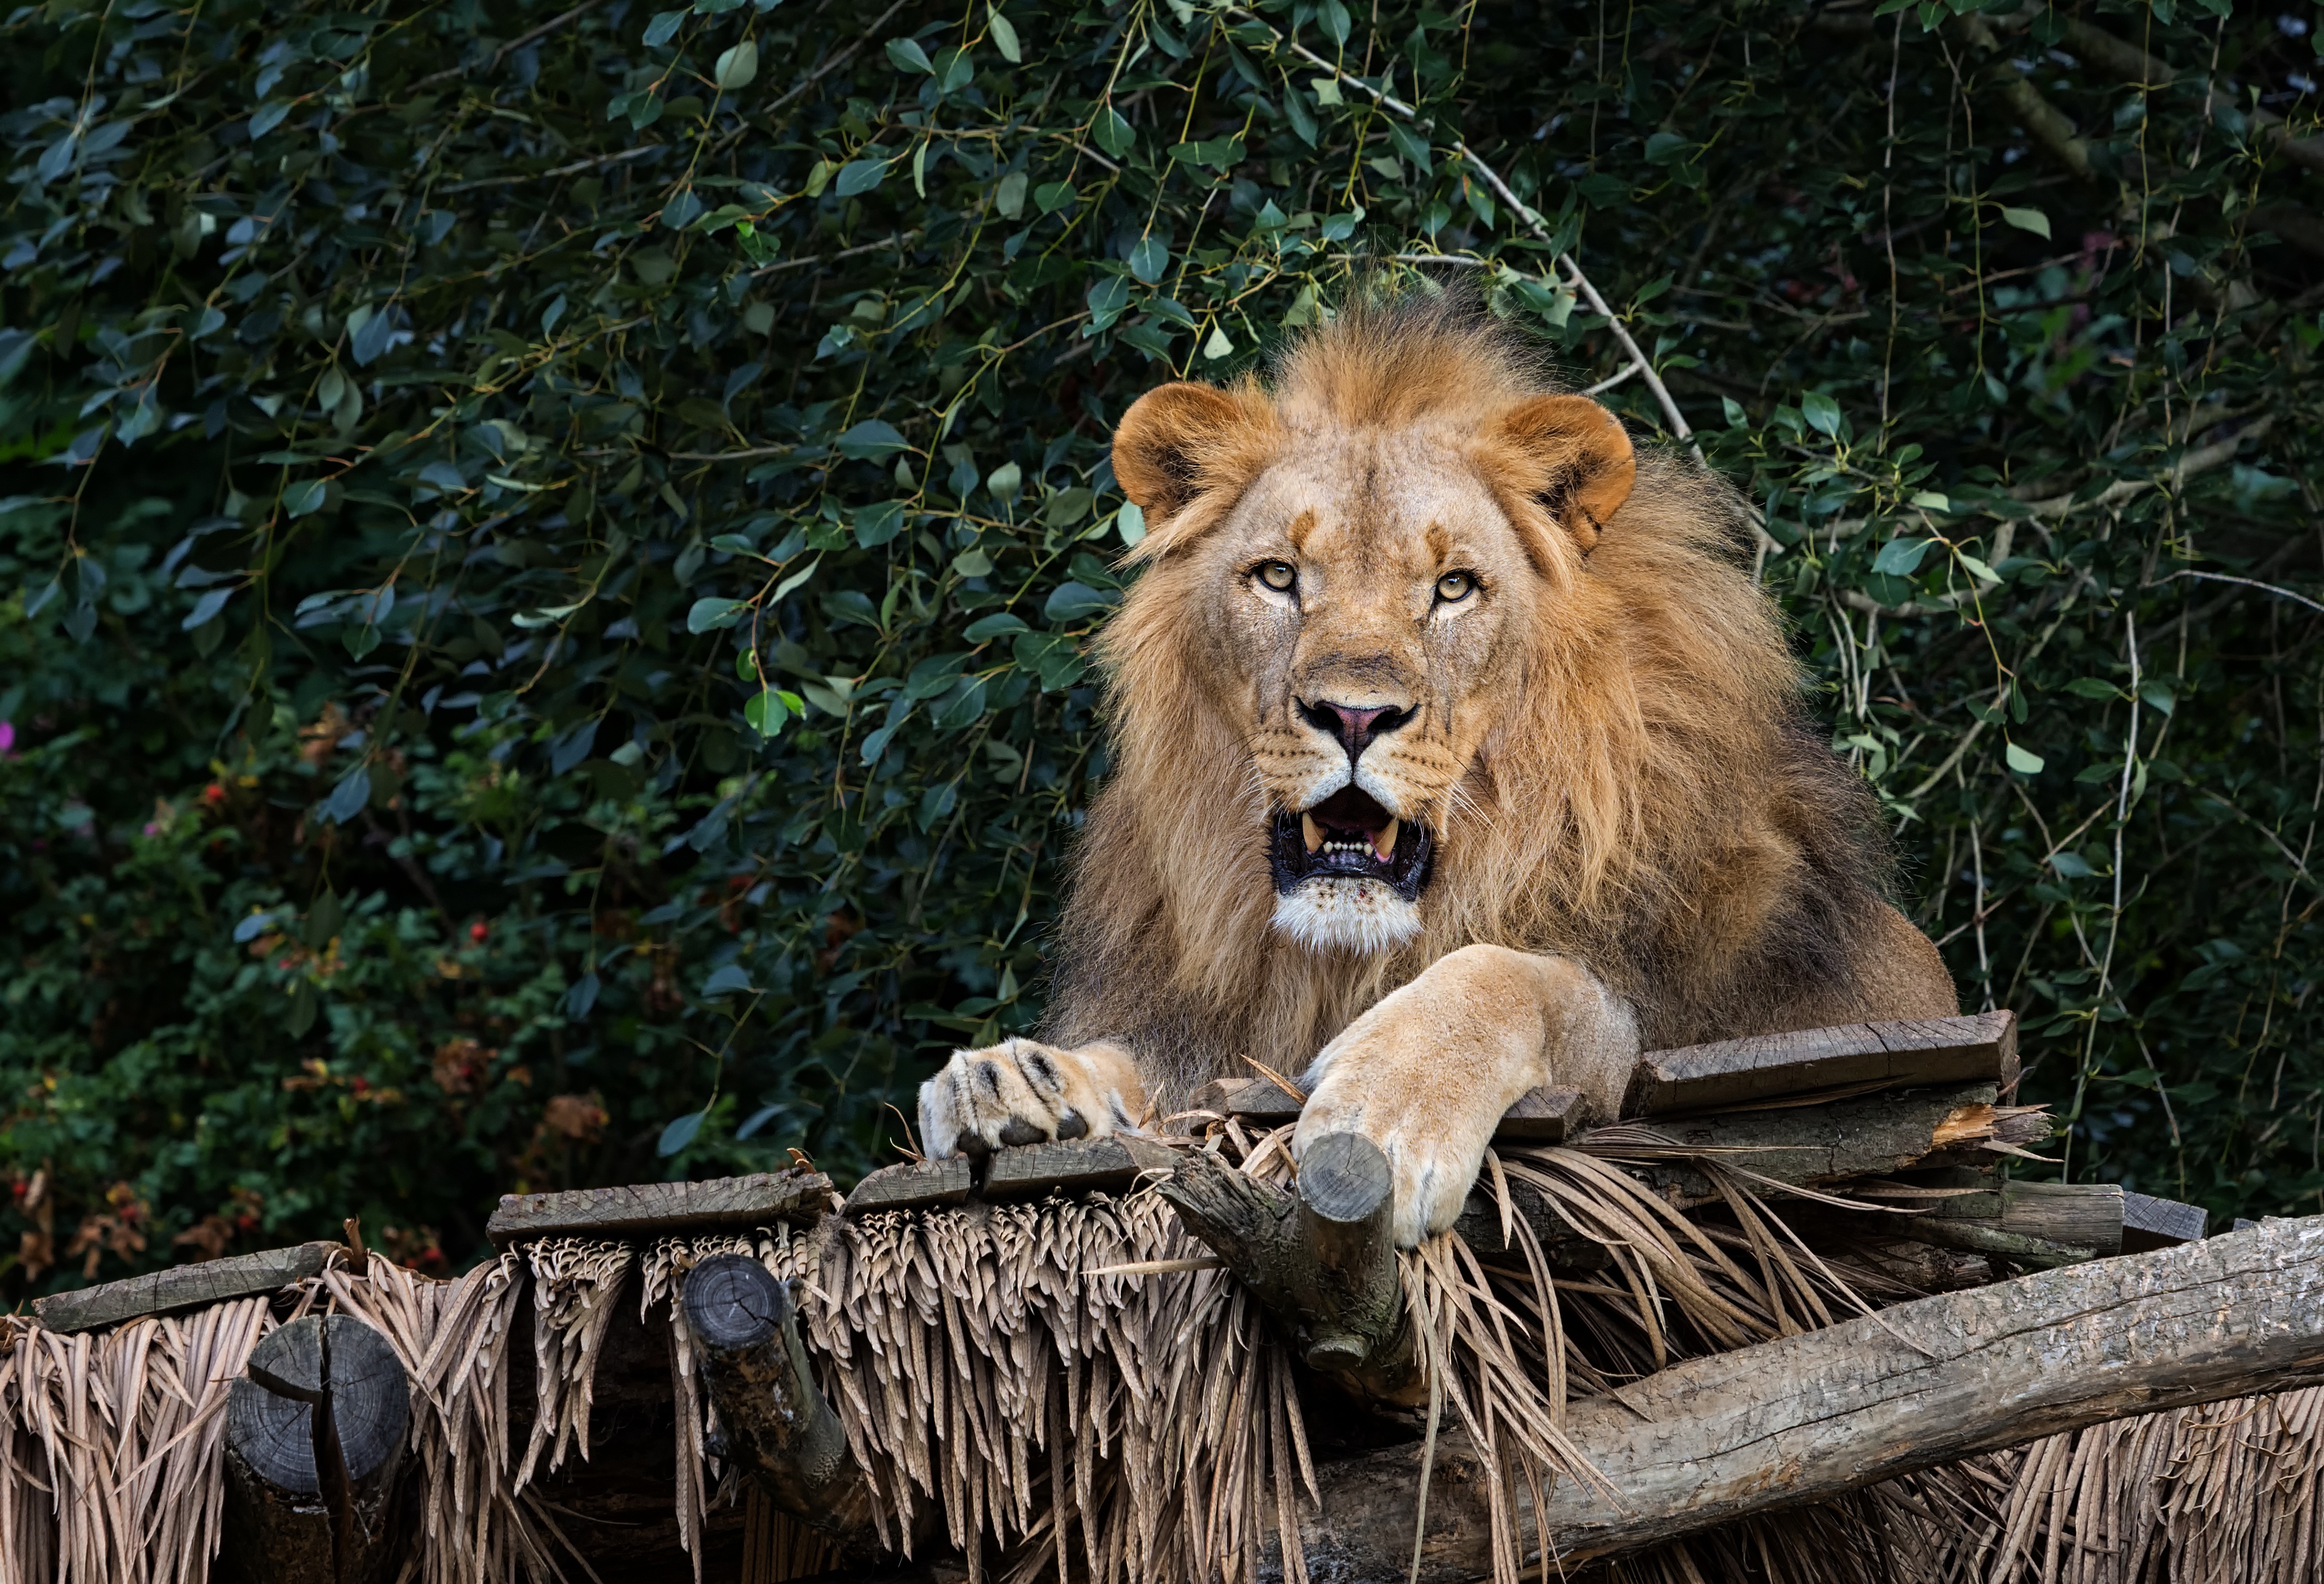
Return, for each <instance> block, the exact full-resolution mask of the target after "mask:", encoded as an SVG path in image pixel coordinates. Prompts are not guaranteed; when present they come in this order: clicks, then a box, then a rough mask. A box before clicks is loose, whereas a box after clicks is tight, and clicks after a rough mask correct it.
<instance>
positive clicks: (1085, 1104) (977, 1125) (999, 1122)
mask: <svg viewBox="0 0 2324 1584" xmlns="http://www.w3.org/2000/svg"><path fill="white" fill-rule="evenodd" d="M1145 1104H1146V1095H1145V1091H1144V1090H1143V1089H1142V1088H1141V1087H1140V1085H1139V1081H1138V1073H1137V1069H1136V1068H1135V1067H1134V1066H1133V1065H1132V1064H1131V1063H1130V1057H1129V1056H1128V1055H1127V1054H1124V1053H1123V1052H1121V1051H1120V1050H1118V1049H1117V1048H1115V1047H1114V1046H1111V1045H1089V1046H1085V1047H1084V1048H1082V1049H1079V1050H1060V1049H1058V1048H1057V1047H1056V1046H1055V1045H1042V1044H1040V1043H1038V1042H1037V1041H1035V1040H1029V1039H1010V1040H1003V1041H1002V1042H1001V1044H999V1045H990V1046H987V1047H986V1048H985V1049H983V1050H976V1051H955V1052H954V1053H953V1058H952V1060H951V1061H950V1062H947V1063H946V1064H945V1067H944V1070H943V1071H942V1072H940V1073H937V1074H936V1076H935V1077H933V1078H931V1079H929V1080H928V1081H927V1082H926V1083H923V1084H922V1085H920V1137H921V1138H922V1139H923V1140H925V1141H926V1142H927V1146H928V1147H929V1148H930V1149H931V1150H932V1151H934V1152H935V1153H937V1154H940V1155H964V1156H971V1157H973V1158H981V1157H982V1156H987V1155H990V1154H991V1153H992V1151H993V1150H995V1149H1000V1148H1007V1147H1014V1146H1019V1145H1027V1144H1038V1143H1040V1142H1041V1141H1042V1140H1044V1139H1048V1138H1093V1137H1094V1138H1103V1137H1107V1136H1108V1135H1109V1134H1112V1133H1118V1132H1130V1131H1133V1130H1135V1128H1136V1126H1137V1116H1138V1113H1139V1111H1140V1110H1143V1109H1144V1107H1145Z"/></svg>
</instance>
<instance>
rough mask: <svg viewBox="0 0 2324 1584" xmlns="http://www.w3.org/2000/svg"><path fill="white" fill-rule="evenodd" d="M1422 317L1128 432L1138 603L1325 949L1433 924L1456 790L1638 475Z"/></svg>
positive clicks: (1125, 640) (1517, 377)
mask: <svg viewBox="0 0 2324 1584" xmlns="http://www.w3.org/2000/svg"><path fill="white" fill-rule="evenodd" d="M1428 328H1429V329H1430V330H1431V331H1432V332H1433V333H1432V334H1416V333H1415V330H1416V321H1415V320H1414V318H1413V317H1412V316H1410V315H1406V316H1405V317H1404V318H1401V319H1394V320H1390V321H1388V323H1387V324H1386V325H1380V324H1378V323H1371V324H1365V323H1361V322H1359V323H1358V324H1356V325H1352V326H1350V327H1345V328H1342V329H1340V330H1339V331H1337V332H1335V333H1333V332H1327V333H1325V334H1323V335H1321V336H1315V337H1314V338H1312V339H1310V340H1308V341H1307V342H1305V344H1304V345H1301V346H1300V348H1299V349H1298V351H1297V352H1296V353H1295V354H1294V355H1293V356H1292V358H1291V359H1290V361H1289V363H1288V364H1287V365H1286V369H1285V371H1284V377H1283V379H1282V381H1281V382H1280V383H1279V384H1278V386H1277V390H1276V391H1274V392H1273V393H1271V394H1270V393H1268V392H1266V391H1262V390H1260V389H1259V387H1257V386H1256V385H1255V384H1252V383H1248V382H1247V383H1245V384H1243V385H1240V386H1238V387H1236V388H1235V389H1232V390H1230V391H1219V390H1214V389H1213V388H1211V387H1209V386H1205V385H1193V384H1177V385H1166V386H1164V387H1162V388H1161V389H1159V390H1157V391H1150V392H1148V394H1147V395H1146V396H1145V397H1143V398H1141V399H1140V400H1139V401H1138V403H1137V404H1136V405H1135V406H1133V407H1132V408H1131V409H1130V411H1129V413H1128V415H1127V416H1125V417H1124V418H1123V419H1122V421H1121V426H1120V429H1119V430H1118V431H1117V433H1116V435H1115V437H1114V453H1113V454H1114V473H1115V476H1116V477H1117V478H1118V479H1120V483H1121V485H1122V488H1123V489H1124V490H1125V491H1126V492H1127V493H1129V495H1130V499H1131V500H1133V501H1135V502H1138V503H1139V506H1140V507H1141V508H1143V509H1144V510H1145V511H1146V512H1147V514H1148V522H1149V523H1150V524H1151V525H1152V528H1151V530H1150V532H1149V534H1148V538H1147V539H1146V540H1145V541H1144V542H1143V543H1142V544H1141V545H1140V546H1139V550H1138V555H1139V558H1141V559H1145V560H1148V561H1150V562H1152V563H1153V564H1154V566H1153V569H1152V570H1151V571H1150V572H1149V573H1148V576H1147V577H1146V579H1145V581H1144V582H1143V583H1142V584H1141V585H1140V586H1139V591H1138V592H1137V593H1136V594H1133V595H1132V596H1131V600H1130V607H1129V608H1128V609H1127V610H1126V611H1125V612H1123V615H1122V617H1121V620H1120V622H1119V623H1118V625H1117V627H1116V629H1115V638H1114V645H1113V647H1114V648H1115V649H1116V651H1117V652H1118V653H1119V654H1120V656H1121V659H1122V666H1121V668H1120V670H1121V672H1122V674H1123V675H1124V677H1125V679H1126V680H1125V694H1124V696H1125V699H1126V698H1127V697H1128V690H1129V689H1131V688H1135V687H1136V684H1135V683H1134V682H1131V681H1128V680H1127V678H1128V677H1130V674H1132V673H1134V672H1135V671H1136V670H1137V669H1138V668H1139V658H1140V656H1139V650H1140V649H1141V648H1143V647H1144V646H1143V645H1142V644H1141V643H1140V642H1139V638H1140V636H1141V635H1142V634H1143V633H1144V631H1145V630H1146V629H1147V627H1148V620H1149V612H1167V616H1166V618H1165V620H1166V621H1167V625H1168V627H1169V628H1170V629H1171V631H1169V633H1168V635H1167V640H1166V641H1167V642H1168V643H1170V644H1171V645H1172V647H1173V648H1174V649H1176V651H1177V653H1178V656H1179V657H1180V662H1181V665H1182V667H1183V671H1182V675H1183V676H1185V677H1186V678H1188V679H1189V680H1191V681H1193V682H1194V685H1195V686H1198V687H1200V689H1201V690H1202V692H1203V695H1204V696H1203V701H1202V702H1203V705H1206V706H1207V707H1208V709H1209V710H1210V711H1212V712H1213V713H1214V714H1216V716H1217V717H1218V718H1219V719H1220V720H1221V721H1222V722H1225V723H1230V724H1231V726H1232V727H1234V728H1235V729H1236V730H1237V731H1238V732H1239V733H1240V736H1241V738H1242V741H1243V744H1244V747H1245V749H1246V751H1247V752H1248V753H1249V756H1250V766H1251V769H1252V771H1253V773H1254V775H1255V777H1256V780H1257V784H1258V786H1259V789H1260V790H1261V791H1262V792H1263V793H1264V795H1265V797H1266V802H1267V815H1268V817H1267V821H1266V832H1265V840H1266V849H1267V858H1268V873H1269V877H1270V879H1271V881H1272V885H1273V890H1274V894H1275V898H1276V900H1275V910H1274V920H1275V925H1276V927H1277V929H1279V930H1281V931H1282V932H1283V933H1284V934H1286V935H1289V936H1291V937H1292V938H1293V939H1295V940H1296V941H1298V942H1300V943H1301V944H1304V945H1306V946H1308V947H1311V948H1314V949H1316V950H1320V951H1335V950H1338V951H1354V952H1365V953H1370V952H1379V951H1384V950H1387V949H1389V948H1392V947H1396V946H1399V945H1402V944H1405V943H1406V942H1408V941H1410V940H1412V939H1413V938H1414V937H1416V935H1419V933H1420V929H1421V898H1423V896H1424V894H1425V892H1426V891H1427V889H1428V888H1429V886H1430V883H1431V881H1432V880H1433V879H1434V875H1435V870H1436V862H1435V860H1436V855H1437V849H1438V845H1439V843H1441V842H1442V840H1443V837H1444V835H1445V834H1446V832H1447V824H1448V815H1449V814H1450V812H1451V806H1452V801H1453V800H1454V799H1455V798H1456V797H1459V796H1461V789H1462V783H1463V781H1464V779H1466V778H1468V777H1469V776H1470V774H1471V771H1472V770H1473V769H1475V768H1476V767H1477V764H1478V759H1479V754H1480V751H1482V749H1483V748H1484V746H1485V744H1486V743H1487V742H1488V741H1491V740H1492V739H1493V738H1494V736H1495V734H1496V733H1497V732H1499V731H1501V730H1502V729H1503V728H1505V727H1506V726H1508V725H1510V724H1512V723H1513V712H1514V711H1515V710H1516V709H1517V707H1518V706H1519V705H1521V703H1522V699H1523V695H1524V691H1525V687H1526V683H1527V682H1528V680H1529V679H1532V678H1533V673H1534V669H1535V661H1536V659H1537V658H1538V657H1539V655H1540V653H1541V650H1542V645H1541V644H1540V643H1539V642H1538V641H1536V637H1537V634H1538V633H1539V632H1540V631H1541V630H1542V629H1543V628H1544V626H1545V624H1546V623H1548V622H1553V621H1554V620H1556V612H1557V611H1558V607H1559V606H1560V605H1561V603H1563V601H1564V600H1565V599H1566V598H1567V597H1569V596H1570V595H1571V594H1572V588H1573V585H1574V582H1575V579H1576V576H1577V573H1578V571H1579V569H1580V567H1581V565H1582V558H1583V557H1584V556H1586V555H1587V554H1588V552H1589V551H1590V549H1591V547H1592V546H1593V545H1595V544H1596V542H1597V540H1598V538H1599V535H1600V533H1601V532H1602V531H1603V525H1604V524H1605V523H1606V522H1607V521H1608V520H1610V519H1612V518H1613V517H1614V515H1615V513H1616V512H1617V511H1619V510H1620V508H1621V506H1622V503H1623V502H1624V501H1625V500H1627V499H1628V496H1629V493H1630V489H1631V483H1632V480H1633V477H1634V476H1635V474H1636V471H1637V469H1636V463H1635V460H1634V458H1633V456H1632V453H1631V447H1630V441H1629V437H1628V435H1626V434H1625V433H1624V432H1623V430H1622V426H1621V425H1620V424H1619V423H1618V422H1617V421H1616V420H1615V419H1614V417H1613V415H1612V414H1610V413H1609V412H1608V411H1607V410H1605V409H1604V408H1602V407H1600V406H1599V405H1598V404H1597V403H1596V402H1594V401H1590V400H1589V399H1588V398H1586V397H1582V396H1571V395H1563V394H1558V393H1554V392H1545V391H1540V390H1538V389H1535V388H1529V387H1528V384H1527V383H1526V382H1525V380H1524V379H1523V376H1522V371H1521V369H1520V368H1519V367H1517V366H1516V365H1515V364H1513V362H1512V361H1511V360H1509V359H1508V358H1507V357H1506V356H1494V355H1486V354H1489V352H1490V351H1491V350H1492V343H1491V342H1490V340H1489V339H1488V338H1487V337H1486V336H1482V335H1480V334H1478V333H1477V331H1476V329H1475V328H1473V327H1472V328H1471V330H1470V333H1469V334H1468V335H1467V336H1462V335H1461V334H1459V333H1458V332H1457V331H1455V330H1454V329H1453V327H1452V326H1450V325H1446V324H1443V323H1436V324H1431V325H1429V326H1428Z"/></svg>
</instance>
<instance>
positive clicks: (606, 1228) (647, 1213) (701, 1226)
mask: <svg viewBox="0 0 2324 1584" xmlns="http://www.w3.org/2000/svg"><path fill="white" fill-rule="evenodd" d="M832 1203H833V1196H832V1192H831V1179H830V1178H828V1177H826V1176H825V1175H824V1174H822V1173H821V1172H810V1171H807V1170H805V1169H804V1168H802V1167H798V1166H793V1167H791V1168H789V1169H788V1170H787V1171H780V1172H759V1173H754V1174H752V1175H750V1176H747V1177H715V1178H712V1179H710V1180H708V1181H706V1182H701V1183H635V1184H632V1185H631V1186H628V1187H623V1188H575V1189H571V1190H568V1191H567V1192H565V1193H503V1194H502V1195H501V1207H500V1208H499V1209H498V1210H496V1211H493V1217H492V1220H489V1221H486V1222H485V1223H484V1235H485V1236H486V1237H488V1238H490V1239H492V1240H493V1247H494V1248H514V1247H515V1246H516V1245H517V1244H519V1243H529V1242H531V1241H532V1240H533V1239H537V1238H554V1237H561V1236H580V1237H588V1238H658V1237H660V1236H662V1235H664V1234H666V1233H670V1232H683V1231H708V1230H713V1229H733V1230H747V1229H750V1228H752V1227H771V1226H773V1225H775V1224H776V1223H777V1222H779V1221H781V1222H788V1223H789V1224H790V1225H792V1226H795V1227H811V1226H813V1225H814V1224H815V1223H816V1221H818V1220H821V1219H822V1218H823V1217H824V1216H825V1214H827V1213H828V1212H829V1211H830V1210H831V1208H832Z"/></svg>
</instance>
